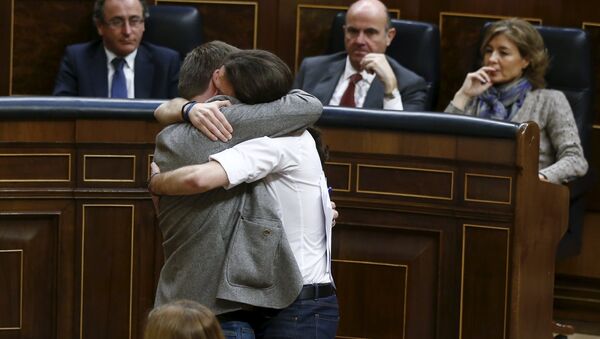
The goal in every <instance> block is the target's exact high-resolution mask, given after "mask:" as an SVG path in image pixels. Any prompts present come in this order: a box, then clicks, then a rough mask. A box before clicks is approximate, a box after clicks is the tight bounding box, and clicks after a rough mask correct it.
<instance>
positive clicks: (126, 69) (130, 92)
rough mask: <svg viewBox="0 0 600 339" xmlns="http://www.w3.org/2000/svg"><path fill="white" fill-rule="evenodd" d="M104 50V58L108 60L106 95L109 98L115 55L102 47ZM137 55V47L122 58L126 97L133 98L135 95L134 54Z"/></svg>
mask: <svg viewBox="0 0 600 339" xmlns="http://www.w3.org/2000/svg"><path fill="white" fill-rule="evenodd" d="M104 51H105V52H106V60H107V61H108V63H107V65H106V67H108V93H106V96H107V97H109V98H110V93H111V89H112V78H113V74H115V66H113V64H112V61H113V59H114V58H116V57H117V55H116V54H115V53H113V52H111V51H109V50H108V49H107V48H106V47H104ZM136 55H137V49H136V50H135V51H133V52H131V53H129V55H127V56H126V57H124V58H123V59H125V65H123V73H125V83H126V84H127V97H128V98H130V99H133V98H134V97H135V88H134V81H133V78H134V74H135V56H136Z"/></svg>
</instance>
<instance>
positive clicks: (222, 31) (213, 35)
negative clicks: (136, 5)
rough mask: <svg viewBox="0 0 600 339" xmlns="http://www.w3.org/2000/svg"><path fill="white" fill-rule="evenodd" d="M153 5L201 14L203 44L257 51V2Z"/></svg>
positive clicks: (194, 0)
mask: <svg viewBox="0 0 600 339" xmlns="http://www.w3.org/2000/svg"><path fill="white" fill-rule="evenodd" d="M157 4H159V5H163V4H173V5H186V6H194V7H196V8H198V11H199V12H200V13H201V14H202V23H203V25H204V27H203V30H204V39H205V41H212V40H222V41H224V42H227V43H229V44H232V45H234V46H236V47H239V48H244V49H246V48H257V40H258V22H259V18H258V7H259V2H256V1H227V0H223V1H218V0H206V1H205V0H186V1H163V0H158V1H157Z"/></svg>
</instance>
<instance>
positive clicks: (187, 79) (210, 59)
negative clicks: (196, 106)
mask: <svg viewBox="0 0 600 339" xmlns="http://www.w3.org/2000/svg"><path fill="white" fill-rule="evenodd" d="M237 51H239V49H238V48H237V47H234V46H231V45H229V44H227V43H224V42H223V41H218V40H214V41H211V42H207V43H204V44H202V45H200V46H198V47H196V48H194V49H193V50H192V51H190V52H189V53H188V54H187V55H186V56H185V59H184V60H183V63H182V64H181V68H180V69H179V84H178V86H177V87H178V90H179V95H180V96H182V97H183V98H186V99H188V100H191V99H192V98H193V97H195V96H196V95H199V94H201V93H203V92H204V91H205V90H206V88H208V84H209V83H210V79H211V77H212V74H213V72H214V71H215V70H216V69H217V68H219V67H221V66H222V65H223V61H224V60H225V57H227V56H228V55H229V54H231V53H233V52H237Z"/></svg>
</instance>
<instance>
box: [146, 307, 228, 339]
mask: <svg viewBox="0 0 600 339" xmlns="http://www.w3.org/2000/svg"><path fill="white" fill-rule="evenodd" d="M144 339H224V336H223V332H222V331H221V326H220V325H219V321H218V320H217V318H216V317H215V315H214V314H213V313H212V312H211V311H210V310H209V309H208V308H206V307H205V306H203V305H201V304H199V303H197V302H195V301H191V300H178V301H174V302H170V303H168V304H164V305H161V306H158V307H156V308H155V309H153V310H152V311H151V312H150V314H148V320H147V322H146V329H145V331H144Z"/></svg>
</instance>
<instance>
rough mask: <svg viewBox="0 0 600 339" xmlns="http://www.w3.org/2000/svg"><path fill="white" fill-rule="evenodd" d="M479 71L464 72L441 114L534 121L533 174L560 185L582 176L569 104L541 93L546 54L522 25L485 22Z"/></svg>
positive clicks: (550, 93)
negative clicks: (536, 145) (536, 142)
mask: <svg viewBox="0 0 600 339" xmlns="http://www.w3.org/2000/svg"><path fill="white" fill-rule="evenodd" d="M481 54H482V55H483V67H481V68H480V69H478V70H477V71H475V72H473V73H469V74H467V77H466V78H465V81H464V83H463V85H462V87H461V88H460V89H459V90H458V92H456V94H455V95H454V99H453V100H452V102H450V104H449V105H448V107H447V108H446V110H445V111H446V112H449V113H460V114H467V115H474V116H478V117H482V118H491V119H498V120H503V121H513V122H524V121H535V122H536V123H537V124H538V125H539V127H540V164H539V168H540V171H539V176H540V179H542V180H547V181H550V182H553V183H565V182H568V181H570V180H572V179H573V178H576V177H580V176H583V175H584V174H585V173H586V172H587V169H588V163H587V161H586V160H585V158H584V156H583V149H582V148H581V142H580V139H579V133H578V131H577V126H576V124H575V119H574V118H573V112H572V111H571V106H569V102H568V101H567V98H566V97H565V95H564V94H563V93H562V92H560V91H555V90H550V89H544V86H545V80H544V75H545V73H546V69H547V68H548V63H549V61H548V55H547V53H546V49H545V47H544V41H543V39H542V37H541V36H540V34H539V33H538V31H537V30H536V29H535V28H534V27H533V26H532V25H531V24H529V23H528V22H527V21H524V20H521V19H515V18H513V19H507V20H501V21H497V22H495V23H493V24H491V25H490V26H489V27H488V28H487V30H486V32H485V34H484V38H483V43H482V44H481Z"/></svg>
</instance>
